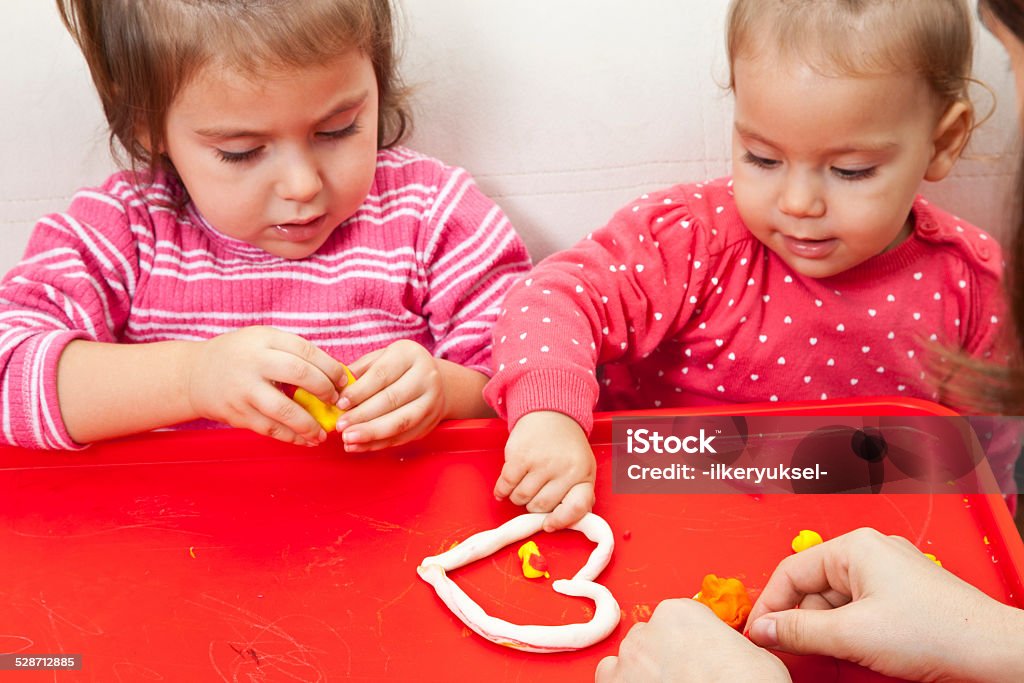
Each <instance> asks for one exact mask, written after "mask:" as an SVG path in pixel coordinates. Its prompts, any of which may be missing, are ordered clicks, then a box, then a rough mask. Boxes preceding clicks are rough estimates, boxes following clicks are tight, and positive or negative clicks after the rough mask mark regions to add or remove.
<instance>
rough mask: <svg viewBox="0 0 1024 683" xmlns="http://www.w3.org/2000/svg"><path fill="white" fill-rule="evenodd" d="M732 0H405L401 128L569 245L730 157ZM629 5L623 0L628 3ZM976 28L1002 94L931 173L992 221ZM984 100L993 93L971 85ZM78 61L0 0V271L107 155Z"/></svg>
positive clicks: (994, 140)
mask: <svg viewBox="0 0 1024 683" xmlns="http://www.w3.org/2000/svg"><path fill="white" fill-rule="evenodd" d="M727 4H728V2H727V0H702V1H700V2H698V1H697V0H690V1H688V2H679V1H678V0H635V1H634V2H630V3H622V2H620V1H619V0H588V1H586V2H584V0H557V1H552V0H520V1H518V2H509V1H508V0H404V8H405V12H404V25H405V33H406V34H407V35H406V38H405V41H404V45H405V56H404V70H405V73H406V77H407V80H408V81H409V82H411V83H412V84H414V85H416V86H417V87H418V90H417V93H416V97H415V100H414V107H415V115H416V118H415V125H416V132H415V135H414V137H413V138H412V139H411V141H410V145H411V146H413V147H415V148H417V149H419V150H421V151H423V152H426V153H429V154H433V155H435V156H438V157H440V158H441V159H443V160H445V161H447V162H448V163H452V164H457V165H461V166H464V167H466V168H467V169H469V170H470V172H472V173H473V175H474V176H475V177H476V178H477V180H478V182H479V183H480V185H481V187H482V188H483V190H484V191H485V192H486V193H488V194H489V195H490V196H492V197H494V198H495V199H496V200H497V201H498V203H499V204H501V205H502V206H503V207H504V208H505V210H506V211H507V212H508V214H509V216H510V217H511V218H512V221H513V223H514V224H515V225H516V226H517V227H518V229H519V231H520V232H521V233H522V234H523V236H524V238H525V239H526V241H527V244H528V246H529V247H530V250H531V253H532V254H533V256H534V257H535V258H539V257H542V256H544V255H546V254H548V253H550V252H551V251H552V250H554V249H557V248H562V247H565V246H568V245H570V244H572V243H573V242H574V241H576V240H577V239H578V238H580V237H581V236H583V235H585V234H586V233H587V232H589V231H590V230H592V229H594V228H596V227H598V226H600V225H601V224H602V223H603V222H604V221H605V220H607V218H608V217H609V216H610V215H611V213H612V212H613V211H614V210H615V209H617V208H618V207H619V206H621V205H622V204H624V203H625V202H627V201H629V200H630V199H631V198H632V197H634V196H636V195H637V194H639V193H641V192H643V191H645V190H647V189H651V188H657V187H660V186H665V185H669V184H672V183H676V182H684V181H695V180H703V179H705V178H709V177H715V176H718V175H724V174H726V173H728V172H729V162H728V157H729V140H730V136H729V129H730V125H731V122H730V116H731V107H732V103H731V99H730V97H729V96H728V94H727V93H725V92H724V91H723V90H722V89H721V88H720V87H719V84H720V83H722V82H724V81H725V74H726V70H725V55H724V47H723V43H724V28H723V27H724V16H725V9H726V7H727ZM627 8H628V9H627ZM1007 64H1008V62H1007V59H1006V57H1005V56H1004V55H1003V53H1002V51H1001V49H1000V48H999V46H998V44H997V43H996V42H995V41H994V40H993V39H992V38H991V37H990V36H989V35H988V34H987V33H985V32H984V31H981V32H980V35H979V44H978V55H977V68H976V72H977V75H978V77H979V78H980V79H982V80H983V81H985V82H986V83H987V84H988V85H989V86H990V87H991V88H992V89H993V90H994V91H995V92H996V94H997V98H998V107H997V109H996V112H995V114H994V116H993V117H992V118H991V119H990V120H989V121H988V122H987V123H986V124H985V125H984V126H983V127H982V128H981V129H979V130H978V131H977V133H976V134H975V138H974V141H973V143H972V146H971V148H970V153H971V156H972V157H973V158H969V159H965V160H964V161H962V162H961V163H960V164H959V165H958V166H957V169H956V170H955V172H954V174H953V176H952V177H951V178H949V179H947V180H945V181H943V182H942V183H939V184H935V185H926V186H925V187H924V188H923V190H924V193H925V194H926V195H927V196H928V197H929V198H930V199H932V200H933V201H935V202H936V203H938V204H940V205H941V206H943V207H945V208H947V209H949V210H951V211H954V212H956V213H958V214H959V215H961V216H963V217H964V218H966V219H968V220H970V221H972V222H974V223H976V224H978V225H980V226H982V227H984V228H986V229H988V230H989V231H990V232H992V233H994V234H996V235H997V236H1003V235H1005V233H1006V232H1007V230H1008V225H1009V202H1008V199H1007V196H1008V193H1009V191H1010V190H1011V188H1012V187H1013V183H1012V177H1013V174H1014V173H1015V170H1016V162H1015V159H1016V154H1017V147H1016V140H1017V137H1018V136H1017V133H1016V118H1015V114H1014V102H1015V98H1014V93H1013V89H1012V87H1013V86H1012V75H1011V73H1010V72H1009V69H1008V66H1007ZM976 103H977V105H978V108H979V109H980V110H981V111H982V112H984V111H987V110H988V108H989V107H990V106H991V99H990V98H989V97H988V96H987V95H986V94H985V93H984V92H983V91H981V90H979V91H978V96H977V97H976ZM106 140H107V137H106V130H105V127H104V122H103V118H102V114H101V112H100V108H99V104H98V101H97V99H96V96H95V95H94V93H93V91H92V84H91V82H90V81H89V77H88V74H87V72H86V70H85V64H84V61H83V60H82V58H81V57H80V55H79V54H78V52H77V48H76V47H75V46H74V44H73V43H72V41H71V39H70V38H69V37H68V36H67V35H66V33H65V32H64V29H63V27H62V26H61V25H60V22H59V20H58V18H57V13H56V9H55V8H54V3H53V2H51V1H50V0H4V1H3V2H2V3H0V150H2V151H0V154H2V158H3V163H0V272H4V271H6V270H7V269H8V268H10V267H11V266H12V265H13V264H14V263H15V262H16V261H17V259H18V258H19V257H20V256H21V253H22V251H23V250H24V246H25V243H26V241H27V239H28V234H29V232H30V230H31V228H32V225H33V223H34V222H35V220H36V219H37V218H38V217H39V216H41V215H42V214H44V213H47V212H49V211H53V210H60V209H62V208H64V207H65V206H66V204H67V201H68V199H69V197H70V195H71V193H73V191H74V190H75V189H76V188H77V187H79V186H81V185H85V184H94V183H98V182H100V181H101V180H102V179H103V178H104V177H105V176H106V175H107V174H108V173H109V172H110V171H111V170H112V169H113V164H112V162H111V161H110V159H109V155H108V153H107V142H106Z"/></svg>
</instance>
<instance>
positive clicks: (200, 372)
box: [186, 327, 345, 446]
mask: <svg viewBox="0 0 1024 683" xmlns="http://www.w3.org/2000/svg"><path fill="white" fill-rule="evenodd" d="M189 360H190V362H189V363H188V370H187V372H188V376H187V379H186V386H187V391H188V398H189V402H190V404H191V406H192V409H193V410H194V411H195V412H196V414H198V415H199V416H200V417H204V418H208V419H211V420H217V421H219V422H226V423H227V424H229V425H231V426H233V427H244V428H246V429H251V430H252V431H254V432H258V433H260V434H264V435H266V436H270V437H273V438H275V439H277V440H279V441H284V442H287V443H294V444H298V445H305V446H315V445H317V444H319V443H321V442H322V441H323V440H324V439H326V438H327V434H326V432H324V430H323V429H322V428H321V427H320V425H319V424H317V422H316V420H314V419H313V417H312V416H311V415H310V414H309V413H308V412H306V411H305V410H303V408H302V407H301V406H299V405H298V404H297V403H295V402H294V401H292V400H291V399H290V398H288V397H287V396H285V394H284V393H283V392H281V390H280V389H279V388H278V387H277V384H278V383H279V384H292V385H295V386H296V387H302V388H303V389H305V390H306V391H308V392H309V393H311V394H313V395H315V396H316V397H317V398H319V399H320V400H322V401H325V402H326V403H328V404H331V403H334V402H335V401H337V400H338V390H337V388H336V387H337V385H338V384H340V383H343V382H344V380H345V369H344V367H343V366H342V364H341V363H339V362H338V361H336V360H334V359H333V358H331V357H330V356H329V355H327V354H326V353H325V352H324V351H322V350H321V349H319V348H317V347H316V346H314V345H313V344H311V343H310V342H308V341H306V340H305V339H303V338H302V337H299V336H296V335H294V334H290V333H288V332H283V331H281V330H278V329H275V328H273V327H246V328H243V329H240V330H238V331H235V332H228V333H226V334H222V335H219V336H217V337H214V338H213V339H208V340H206V341H204V342H199V343H197V344H195V345H194V346H193V347H192V349H191V353H190V359H189Z"/></svg>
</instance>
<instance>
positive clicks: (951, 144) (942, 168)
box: [924, 100, 974, 181]
mask: <svg viewBox="0 0 1024 683" xmlns="http://www.w3.org/2000/svg"><path fill="white" fill-rule="evenodd" d="M973 112H974V110H973V109H972V108H971V105H970V104H969V103H968V102H964V101H963V100H957V101H956V102H954V103H953V104H951V105H949V108H948V109H946V113H945V114H943V115H942V118H941V119H939V122H938V123H937V124H936V125H935V131H934V133H933V134H932V145H933V150H932V159H931V161H930V162H929V163H928V168H927V169H926V170H925V173H924V179H925V180H930V181H936V180H942V179H943V178H945V177H946V176H947V175H949V172H950V171H951V170H952V169H953V164H955V163H956V161H957V159H959V158H960V154H961V153H962V152H963V151H964V147H966V146H967V140H968V139H969V138H970V137H971V127H972V125H973V122H974V116H973Z"/></svg>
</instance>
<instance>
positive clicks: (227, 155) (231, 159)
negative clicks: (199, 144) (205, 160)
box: [217, 147, 263, 164]
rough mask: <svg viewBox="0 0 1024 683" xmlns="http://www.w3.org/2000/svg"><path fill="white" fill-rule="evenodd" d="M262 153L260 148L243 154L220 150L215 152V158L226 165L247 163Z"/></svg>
mask: <svg viewBox="0 0 1024 683" xmlns="http://www.w3.org/2000/svg"><path fill="white" fill-rule="evenodd" d="M262 151H263V148H262V147H254V148H253V149H248V150H246V151H244V152H225V151H224V150H222V149H218V150H217V157H218V158H219V159H220V160H221V161H223V162H225V163H228V164H238V163H241V162H243V161H249V160H251V159H255V158H256V155H257V154H259V153H260V152H262Z"/></svg>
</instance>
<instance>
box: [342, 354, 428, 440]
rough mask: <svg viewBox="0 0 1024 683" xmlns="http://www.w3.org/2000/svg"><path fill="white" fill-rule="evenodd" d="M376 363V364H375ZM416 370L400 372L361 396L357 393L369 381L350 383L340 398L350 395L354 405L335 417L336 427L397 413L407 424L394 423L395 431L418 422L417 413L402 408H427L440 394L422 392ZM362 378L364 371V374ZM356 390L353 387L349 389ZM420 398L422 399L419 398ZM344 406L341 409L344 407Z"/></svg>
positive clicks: (423, 409)
mask: <svg viewBox="0 0 1024 683" xmlns="http://www.w3.org/2000/svg"><path fill="white" fill-rule="evenodd" d="M374 367H379V365H377V366H374ZM373 373H374V370H372V369H371V370H370V374H373ZM415 375H416V373H415V372H413V371H412V370H410V371H409V372H406V373H405V374H404V375H400V376H399V377H397V378H396V379H395V380H394V381H392V382H391V383H389V384H386V385H384V386H383V387H381V388H380V389H379V390H378V391H377V392H375V393H373V394H369V395H366V396H362V397H361V398H360V394H362V393H363V392H364V391H365V388H366V387H367V386H370V385H366V384H364V385H362V386H357V385H358V384H359V381H362V380H358V381H357V382H356V384H353V385H352V386H350V387H349V390H350V391H351V393H350V392H349V391H346V392H345V394H344V395H343V399H342V400H344V399H346V398H347V399H349V400H351V401H352V402H353V403H354V404H355V407H354V408H350V409H348V411H347V412H346V413H345V415H343V416H342V418H341V419H340V420H339V421H338V429H339V431H340V430H342V429H346V428H348V426H349V425H358V424H363V423H367V422H370V421H375V420H379V419H381V418H382V417H384V416H387V415H391V414H397V415H398V417H399V418H400V419H401V420H405V421H407V422H408V424H404V425H401V424H399V425H395V426H394V429H395V430H396V431H405V430H407V429H409V428H410V427H411V426H412V425H413V424H415V423H416V422H418V421H419V420H420V419H422V418H421V417H416V416H415V415H412V414H410V412H409V411H406V410H403V409H404V408H405V407H407V406H414V408H415V409H418V410H420V411H421V412H426V411H427V410H429V409H430V408H431V407H432V406H434V405H435V404H436V402H437V401H438V399H439V397H438V396H436V395H434V393H433V392H431V393H430V394H428V393H425V391H426V390H427V388H426V387H424V386H423V385H422V384H421V383H420V382H418V381H417V379H416V376H415ZM363 377H364V378H365V377H367V375H364V376H363ZM352 390H355V391H352ZM421 399H422V400H421ZM343 410H344V409H343Z"/></svg>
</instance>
